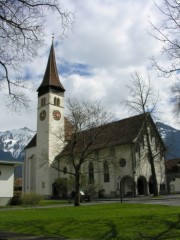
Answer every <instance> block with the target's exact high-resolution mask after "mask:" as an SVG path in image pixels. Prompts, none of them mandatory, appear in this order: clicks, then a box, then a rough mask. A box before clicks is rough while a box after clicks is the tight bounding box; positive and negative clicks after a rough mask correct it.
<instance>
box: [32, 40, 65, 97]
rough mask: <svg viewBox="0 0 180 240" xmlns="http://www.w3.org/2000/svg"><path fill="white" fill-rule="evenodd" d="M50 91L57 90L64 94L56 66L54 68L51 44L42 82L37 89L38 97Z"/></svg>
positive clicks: (54, 60)
mask: <svg viewBox="0 0 180 240" xmlns="http://www.w3.org/2000/svg"><path fill="white" fill-rule="evenodd" d="M51 89H54V90H58V91H60V92H64V91H65V89H64V87H63V85H62V84H61V82H60V79H59V75H58V71H57V66H56V59H55V52H54V45H53V42H52V45H51V49H50V53H49V59H48V62H47V67H46V71H45V74H44V78H43V81H42V83H41V85H40V86H39V88H38V90H37V91H38V96H41V95H43V94H45V93H47V92H49V91H50V90H51Z"/></svg>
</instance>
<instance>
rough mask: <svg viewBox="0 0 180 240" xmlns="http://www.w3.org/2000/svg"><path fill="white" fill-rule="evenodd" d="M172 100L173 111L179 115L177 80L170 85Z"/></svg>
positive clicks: (179, 83) (179, 103)
mask: <svg viewBox="0 0 180 240" xmlns="http://www.w3.org/2000/svg"><path fill="white" fill-rule="evenodd" d="M171 92H172V98H171V99H172V102H173V103H174V113H175V115H176V116H177V117H178V116H179V115H180V81H179V80H178V81H177V82H176V83H174V84H173V85H172V87H171Z"/></svg>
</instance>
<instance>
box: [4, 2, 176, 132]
mask: <svg viewBox="0 0 180 240" xmlns="http://www.w3.org/2000/svg"><path fill="white" fill-rule="evenodd" d="M62 6H63V8H64V9H67V10H68V11H71V12H74V23H73V24H72V26H71V29H67V31H66V35H65V36H64V37H63V38H60V37H58V36H59V33H60V31H61V26H60V24H59V23H58V20H57V15H55V14H52V12H50V13H48V14H47V22H46V30H45V33H46V36H45V45H44V46H43V47H42V48H41V49H39V50H38V57H36V58H35V59H34V61H33V62H27V63H25V64H24V65H23V71H22V78H23V77H24V78H25V79H26V85H27V86H28V90H26V91H27V94H28V97H29V99H30V100H31V101H30V102H29V105H30V108H29V109H28V110H27V109H26V110H25V109H22V110H21V111H18V112H17V111H12V110H10V109H8V108H7V107H6V104H5V101H8V100H6V94H5V92H4V91H0V109H1V125H0V131H5V130H10V129H18V128H23V127H28V128H30V129H32V130H35V131H36V125H37V92H36V89H37V88H38V86H39V85H40V83H41V81H42V79H43V75H44V72H45V68H46V64H47V60H48V55H49V50H50V46H51V42H52V33H54V35H55V38H54V46H55V55H56V62H57V66H58V71H59V76H60V81H61V82H62V84H63V86H64V88H65V89H66V92H65V98H72V97H73V98H74V97H75V98H79V99H85V100H88V101H95V100H98V101H101V104H102V105H103V107H104V109H106V110H107V111H111V112H112V113H114V114H115V118H116V119H123V118H126V117H129V116H131V115H133V114H132V113H130V112H129V111H128V109H127V108H126V107H125V106H124V105H123V104H122V102H123V101H124V100H127V98H128V95H129V89H128V88H127V85H129V84H130V80H131V75H132V73H133V72H134V71H139V72H140V73H142V74H143V76H145V78H147V74H148V75H149V76H150V78H151V83H152V85H153V86H154V88H155V89H156V90H157V91H158V92H159V98H160V101H159V104H158V110H159V114H158V120H159V121H161V122H163V123H165V124H168V125H170V126H172V127H175V128H179V125H178V123H177V121H176V119H175V118H174V116H173V114H172V104H171V103H170V86H171V85H172V83H173V82H174V81H175V77H172V78H170V79H167V78H163V77H161V78H160V77H158V72H157V71H156V70H155V69H154V68H152V62H151V60H150V58H151V57H152V56H155V57H157V58H159V59H161V60H162V61H164V62H165V61H166V60H165V59H164V58H162V56H161V55H160V53H161V45H160V43H159V42H158V41H157V40H155V39H154V38H152V37H151V36H150V34H149V32H150V31H151V27H150V24H149V22H148V21H147V20H148V18H149V17H150V18H151V20H152V21H153V22H154V23H155V24H156V23H159V21H160V19H161V16H160V13H159V11H158V10H157V8H156V7H155V5H154V2H153V0H149V1H144V0H137V1H134V0H126V1H123V0H119V1H117V0H96V1H93V0H86V1H83V0H76V1H74V0H66V1H62Z"/></svg>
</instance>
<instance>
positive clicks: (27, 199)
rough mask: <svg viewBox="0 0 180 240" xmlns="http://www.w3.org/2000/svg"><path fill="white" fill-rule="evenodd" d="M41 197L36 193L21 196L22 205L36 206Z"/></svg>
mask: <svg viewBox="0 0 180 240" xmlns="http://www.w3.org/2000/svg"><path fill="white" fill-rule="evenodd" d="M42 199H43V197H42V196H41V195H39V194H36V193H28V194H24V195H23V196H22V204H23V205H37V204H38V203H39V202H40V201H41V200H42Z"/></svg>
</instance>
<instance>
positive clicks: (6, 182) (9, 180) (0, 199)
mask: <svg viewBox="0 0 180 240" xmlns="http://www.w3.org/2000/svg"><path fill="white" fill-rule="evenodd" d="M19 164H20V163H19V162H15V161H3V160H0V206H5V205H6V204H8V202H9V200H10V199H11V198H12V197H13V194H14V168H15V167H16V166H18V165H19Z"/></svg>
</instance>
